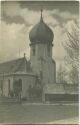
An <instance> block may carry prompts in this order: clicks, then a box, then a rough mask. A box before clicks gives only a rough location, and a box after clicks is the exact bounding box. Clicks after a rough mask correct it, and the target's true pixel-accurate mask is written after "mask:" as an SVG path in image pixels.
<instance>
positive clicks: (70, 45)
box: [64, 25, 79, 68]
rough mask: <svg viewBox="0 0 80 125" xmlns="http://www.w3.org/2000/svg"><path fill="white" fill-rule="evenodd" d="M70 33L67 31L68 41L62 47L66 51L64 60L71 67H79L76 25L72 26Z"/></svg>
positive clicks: (77, 30)
mask: <svg viewBox="0 0 80 125" xmlns="http://www.w3.org/2000/svg"><path fill="white" fill-rule="evenodd" d="M72 31H73V32H72V33H70V32H68V31H67V36H68V41H66V42H65V44H64V48H65V50H66V52H67V56H66V58H65V59H66V61H67V63H68V64H70V65H71V66H72V67H75V68H78V67H79V29H78V26H77V25H76V27H72Z"/></svg>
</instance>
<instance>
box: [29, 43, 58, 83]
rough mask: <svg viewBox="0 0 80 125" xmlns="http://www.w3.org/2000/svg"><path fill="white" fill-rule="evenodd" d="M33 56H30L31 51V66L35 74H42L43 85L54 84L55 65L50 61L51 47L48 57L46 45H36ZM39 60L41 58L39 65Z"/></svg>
mask: <svg viewBox="0 0 80 125" xmlns="http://www.w3.org/2000/svg"><path fill="white" fill-rule="evenodd" d="M35 49H36V53H35V56H33V55H32V49H31V54H30V59H31V66H32V69H33V71H34V72H35V73H36V74H39V73H40V71H42V72H43V83H45V84H47V83H49V84H50V83H51V84H52V83H55V82H56V65H55V63H53V61H52V46H51V47H50V56H49V55H48V50H47V44H36V45H35ZM40 58H43V61H42V63H41V60H40Z"/></svg>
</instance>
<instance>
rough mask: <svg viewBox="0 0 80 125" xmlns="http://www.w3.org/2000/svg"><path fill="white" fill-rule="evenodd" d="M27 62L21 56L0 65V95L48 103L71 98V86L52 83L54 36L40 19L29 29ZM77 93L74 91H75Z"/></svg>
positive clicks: (54, 72)
mask: <svg viewBox="0 0 80 125" xmlns="http://www.w3.org/2000/svg"><path fill="white" fill-rule="evenodd" d="M29 39H30V44H29V46H30V60H29V61H28V60H27V59H26V57H25V54H24V57H22V58H19V59H15V60H11V61H8V62H4V63H0V91H1V96H5V97H14V96H15V97H16V96H18V94H20V96H21V99H23V98H25V99H26V100H29V99H34V100H35V99H36V98H37V99H40V100H41V101H48V100H49V99H54V100H56V99H57V98H58V99H60V98H63V96H64V95H65V96H64V98H67V97H69V96H68V95H69V94H70V95H71V96H73V95H74V91H73V90H74V86H71V85H68V86H66V87H65V86H64V85H63V84H62V83H60V84H58V83H56V62H55V60H54V59H53V58H52V47H53V46H54V43H53V40H54V33H53V31H52V30H51V29H50V28H49V26H48V25H47V24H46V23H45V22H44V20H43V17H42V11H41V17H40V20H39V22H38V23H37V24H36V25H35V26H34V27H33V28H32V29H31V31H30V33H29ZM75 94H77V90H76V91H75Z"/></svg>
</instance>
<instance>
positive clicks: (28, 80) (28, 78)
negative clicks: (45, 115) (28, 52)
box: [14, 75, 36, 98]
mask: <svg viewBox="0 0 80 125" xmlns="http://www.w3.org/2000/svg"><path fill="white" fill-rule="evenodd" d="M19 79H21V80H22V93H21V97H22V98H24V97H28V88H29V86H30V85H31V86H32V87H33V85H34V84H35V79H36V78H35V76H32V75H16V76H14V81H15V80H19Z"/></svg>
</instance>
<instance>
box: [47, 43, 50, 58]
mask: <svg viewBox="0 0 80 125" xmlns="http://www.w3.org/2000/svg"><path fill="white" fill-rule="evenodd" d="M47 52H48V56H50V44H47Z"/></svg>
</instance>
